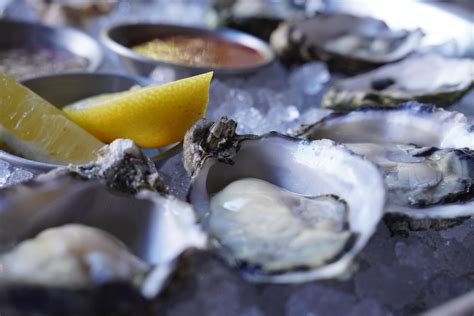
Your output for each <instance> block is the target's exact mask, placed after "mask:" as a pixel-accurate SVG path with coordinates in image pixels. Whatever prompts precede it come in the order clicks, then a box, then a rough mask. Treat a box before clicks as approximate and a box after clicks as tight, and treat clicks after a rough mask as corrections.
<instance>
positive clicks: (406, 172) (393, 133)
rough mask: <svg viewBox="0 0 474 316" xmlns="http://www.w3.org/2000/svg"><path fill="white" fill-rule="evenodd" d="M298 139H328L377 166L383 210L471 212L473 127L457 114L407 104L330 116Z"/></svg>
mask: <svg viewBox="0 0 474 316" xmlns="http://www.w3.org/2000/svg"><path fill="white" fill-rule="evenodd" d="M297 134H298V135H299V136H300V137H303V138H306V139H319V138H329V139H332V140H335V141H338V142H342V143H345V144H346V146H347V147H348V148H349V149H351V150H352V151H353V152H355V153H357V154H360V155H362V156H364V157H366V158H367V159H369V160H371V161H373V162H374V163H376V164H377V165H379V166H380V167H381V168H382V170H383V172H384V182H385V186H386V187H387V190H388V203H387V206H386V212H390V213H397V214H404V215H407V216H409V217H412V218H416V219H423V218H447V219H450V218H458V217H462V216H470V215H472V214H474V129H473V128H472V125H470V124H469V123H468V121H467V119H466V117H465V116H464V115H462V114H460V113H455V112H448V111H445V110H443V109H439V108H436V107H434V106H427V105H422V104H419V103H408V104H405V105H402V106H399V107H397V108H374V109H372V108H366V109H361V110H358V111H353V112H350V113H347V114H332V115H330V116H328V117H326V118H324V119H323V120H321V121H319V122H317V123H316V124H314V125H311V126H306V127H304V128H302V129H301V130H300V131H299V133H297Z"/></svg>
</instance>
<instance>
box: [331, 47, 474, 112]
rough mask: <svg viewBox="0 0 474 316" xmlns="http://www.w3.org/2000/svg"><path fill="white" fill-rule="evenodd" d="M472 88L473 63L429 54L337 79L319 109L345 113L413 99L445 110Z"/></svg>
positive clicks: (473, 81)
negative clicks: (323, 108)
mask: <svg viewBox="0 0 474 316" xmlns="http://www.w3.org/2000/svg"><path fill="white" fill-rule="evenodd" d="M473 86H474V60H472V59H467V58H466V59H462V58H459V59H455V58H446V57H442V56H438V55H434V54H428V55H424V56H418V57H412V58H409V59H406V60H403V61H401V62H398V63H394V64H390V65H386V66H383V67H380V68H378V69H376V70H373V71H371V72H368V73H364V74H361V75H358V76H355V77H352V78H347V79H340V80H338V81H336V82H334V84H333V85H332V86H331V87H330V88H329V90H328V91H327V92H326V94H325V95H324V97H323V101H322V107H325V108H331V109H336V110H344V111H346V110H352V109H356V108H359V107H362V106H374V107H376V106H396V105H398V104H400V103H403V102H407V101H412V100H416V101H419V102H425V103H432V104H436V105H438V106H443V107H446V106H450V105H452V104H453V103H454V102H455V101H457V100H459V99H460V98H461V97H462V96H463V95H464V94H465V93H467V92H468V91H469V90H470V89H471V88H472V87H473Z"/></svg>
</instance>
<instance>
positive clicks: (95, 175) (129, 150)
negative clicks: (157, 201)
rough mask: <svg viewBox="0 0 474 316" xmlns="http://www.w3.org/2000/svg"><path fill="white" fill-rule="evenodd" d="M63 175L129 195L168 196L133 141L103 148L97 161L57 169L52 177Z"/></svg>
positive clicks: (117, 142) (157, 176) (125, 140)
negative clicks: (157, 193)
mask: <svg viewBox="0 0 474 316" xmlns="http://www.w3.org/2000/svg"><path fill="white" fill-rule="evenodd" d="M60 173H66V174H74V175H75V176H78V177H80V178H82V179H88V180H91V179H95V180H99V181H101V182H102V183H103V184H105V185H106V186H107V187H109V188H110V189H112V190H115V191H119V192H122V193H126V194H136V193H137V192H139V191H140V190H144V189H146V190H150V191H155V192H162V193H166V192H167V188H166V185H165V184H164V182H163V180H162V179H161V177H160V175H159V174H158V172H157V170H156V167H155V165H154V163H153V162H152V161H151V160H150V159H149V158H148V157H147V156H146V155H145V154H144V153H143V152H142V151H141V150H140V148H138V146H137V145H135V144H134V143H133V141H132V140H130V139H117V140H115V141H113V142H112V143H111V144H110V145H107V146H104V147H103V148H101V150H100V151H99V153H98V158H97V160H96V161H93V162H90V163H88V164H85V165H69V166H67V167H63V168H58V169H56V171H55V172H54V173H53V174H54V175H56V174H60Z"/></svg>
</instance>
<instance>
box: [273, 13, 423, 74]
mask: <svg viewBox="0 0 474 316" xmlns="http://www.w3.org/2000/svg"><path fill="white" fill-rule="evenodd" d="M422 37H423V32H422V31H421V30H419V29H416V30H413V31H406V30H400V31H394V30H390V29H389V28H388V26H387V25H386V24H385V23H384V22H383V21H380V20H377V19H374V18H369V17H358V16H353V15H349V14H343V13H335V14H318V15H316V16H315V17H312V18H307V19H303V20H297V21H291V22H285V23H283V24H281V25H280V26H279V27H278V29H276V30H275V31H274V32H273V33H272V35H271V38H270V42H271V44H272V47H273V48H274V49H275V51H276V52H277V53H278V54H279V55H280V57H282V58H283V59H284V60H287V61H290V62H307V61H311V60H319V59H320V60H323V61H325V62H328V63H329V65H330V66H331V68H333V69H335V70H338V71H342V72H348V73H358V72H363V71H367V70H370V69H373V68H375V67H378V66H380V65H383V64H387V63H391V62H394V61H397V60H400V59H403V58H405V57H406V56H408V55H409V54H410V53H412V52H413V51H414V50H415V49H417V48H418V46H419V44H420V42H421V39H422Z"/></svg>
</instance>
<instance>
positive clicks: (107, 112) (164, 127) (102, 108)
mask: <svg viewBox="0 0 474 316" xmlns="http://www.w3.org/2000/svg"><path fill="white" fill-rule="evenodd" d="M211 79H212V72H209V73H205V74H202V75H197V76H194V77H190V78H186V79H182V80H178V81H173V82H170V83H167V84H164V85H159V86H149V87H145V88H139V89H133V90H130V91H126V92H119V93H115V94H108V95H101V96H98V97H93V98H89V99H85V100H82V101H80V102H76V103H74V104H71V105H69V106H67V107H65V108H64V111H65V112H66V114H67V115H68V116H69V117H70V118H71V120H73V121H74V122H76V123H77V124H79V125H80V126H82V127H83V128H84V129H86V130H87V131H89V132H90V133H91V134H92V135H94V136H96V137H97V138H98V139H100V140H102V141H105V142H112V141H113V140H114V139H117V138H130V139H132V140H133V141H134V142H135V143H136V144H138V145H139V146H141V147H145V148H151V147H161V146H166V145H169V144H172V143H175V142H178V141H180V140H182V139H183V137H184V134H185V133H186V131H187V130H188V129H189V128H190V127H191V126H192V125H193V124H194V123H195V122H196V121H197V120H199V119H201V118H202V117H203V116H204V114H205V113H206V108H207V103H208V99H209V86H210V83H211Z"/></svg>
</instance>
